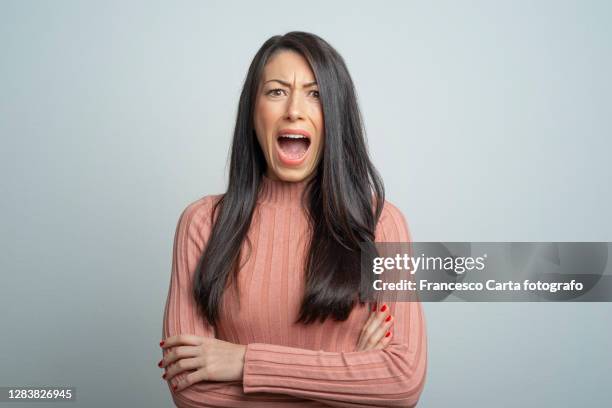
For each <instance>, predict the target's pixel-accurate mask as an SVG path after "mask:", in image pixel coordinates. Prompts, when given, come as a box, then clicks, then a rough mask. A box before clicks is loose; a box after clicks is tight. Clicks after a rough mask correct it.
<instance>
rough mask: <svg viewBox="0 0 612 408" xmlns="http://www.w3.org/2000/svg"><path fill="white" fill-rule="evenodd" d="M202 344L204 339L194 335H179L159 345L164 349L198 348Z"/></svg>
mask: <svg viewBox="0 0 612 408" xmlns="http://www.w3.org/2000/svg"><path fill="white" fill-rule="evenodd" d="M200 344H202V337H200V336H195V335H193V334H177V335H176V336H171V337H168V338H167V339H165V340H164V341H162V342H161V343H159V345H160V347H161V348H162V349H167V348H169V347H176V346H197V345H200Z"/></svg>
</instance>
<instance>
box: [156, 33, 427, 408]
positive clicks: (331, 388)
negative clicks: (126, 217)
mask: <svg viewBox="0 0 612 408" xmlns="http://www.w3.org/2000/svg"><path fill="white" fill-rule="evenodd" d="M381 241H388V242H406V241H409V233H408V229H407V226H406V223H405V220H404V217H403V215H402V214H401V213H400V211H399V210H398V209H397V208H396V207H395V206H393V205H392V204H390V203H389V202H388V201H385V200H384V191H383V187H382V182H381V181H380V179H379V177H378V175H377V173H376V170H375V169H374V167H373V165H372V164H371V162H370V160H369V158H368V155H367V150H366V146H365V141H364V131H363V127H362V123H361V118H360V114H359V109H358V106H357V100H356V95H355V90H354V87H353V83H352V80H351V78H350V75H349V73H348V70H347V68H346V66H345V63H344V61H343V59H342V58H341V57H340V55H339V54H338V53H337V52H336V51H335V50H334V49H333V48H332V47H331V46H330V45H329V44H328V43H327V42H325V41H324V40H323V39H321V38H320V37H318V36H315V35H313V34H309V33H304V32H290V33H288V34H286V35H284V36H274V37H272V38H270V39H269V40H268V41H266V42H265V43H264V44H263V46H262V47H261V49H260V50H259V51H258V53H257V54H256V55H255V57H254V59H253V62H252V63H251V66H250V68H249V72H248V75H247V77H246V81H245V84H244V87H243V90H242V94H241V97H240V102H239V108H238V115H237V122H236V127H235V131H234V139H233V144H232V155H231V163H230V177H229V183H228V188H227V191H226V193H225V194H222V195H210V196H205V197H203V198H201V199H199V200H197V201H195V202H193V203H191V204H190V205H188V206H187V208H186V209H185V210H184V211H183V213H182V214H181V217H180V219H179V222H178V225H177V230H176V235H175V240H174V253H173V266H172V276H171V280H170V288H169V293H168V298H167V303H166V308H165V313H164V327H163V339H164V340H162V342H160V346H161V347H162V349H163V359H162V360H161V361H160V363H159V364H158V365H159V366H160V367H162V368H163V369H164V374H163V378H165V379H166V380H167V382H168V385H169V387H170V390H171V393H172V397H173V400H174V402H175V404H176V405H177V406H179V407H202V406H206V407H241V406H248V407H289V406H291V407H295V406H304V407H322V406H338V407H365V406H367V407H388V406H395V407H407V406H413V405H415V404H416V402H417V400H418V398H419V396H420V393H421V391H422V389H423V386H424V380H425V374H426V365H427V346H426V336H425V323H424V317H423V312H422V308H421V305H420V303H419V302H416V301H415V302H388V303H386V304H372V303H365V302H360V301H358V300H357V295H358V294H359V293H358V292H359V288H360V278H361V275H360V271H359V263H358V262H357V263H356V262H355V261H354V260H355V259H356V258H355V254H358V253H359V243H366V244H373V242H381Z"/></svg>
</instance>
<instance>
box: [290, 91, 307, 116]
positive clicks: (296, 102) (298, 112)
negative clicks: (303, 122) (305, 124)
mask: <svg viewBox="0 0 612 408" xmlns="http://www.w3.org/2000/svg"><path fill="white" fill-rule="evenodd" d="M302 102H303V101H302V97H301V96H300V95H299V92H293V93H292V95H291V97H290V98H289V101H288V103H287V119H289V120H291V121H295V120H298V119H302V118H303V115H304V112H303V109H304V107H303V103H302Z"/></svg>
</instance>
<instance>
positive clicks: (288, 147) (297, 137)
mask: <svg viewBox="0 0 612 408" xmlns="http://www.w3.org/2000/svg"><path fill="white" fill-rule="evenodd" d="M304 133H305V132H304ZM276 142H277V145H278V150H279V156H280V158H281V160H282V161H283V162H285V164H299V163H300V162H301V161H302V159H304V157H305V156H306V153H307V152H308V148H309V147H310V137H309V136H307V135H305V134H301V133H282V134H280V135H278V137H277V139H276Z"/></svg>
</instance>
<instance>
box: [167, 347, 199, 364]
mask: <svg viewBox="0 0 612 408" xmlns="http://www.w3.org/2000/svg"><path fill="white" fill-rule="evenodd" d="M199 354H200V349H199V347H194V346H179V347H175V348H173V349H172V350H170V351H169V352H168V354H166V355H165V356H164V358H162V360H161V365H159V366H160V367H161V368H164V367H168V366H169V365H170V364H172V363H174V362H175V361H176V360H179V359H181V358H187V357H195V356H198V355H199Z"/></svg>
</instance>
